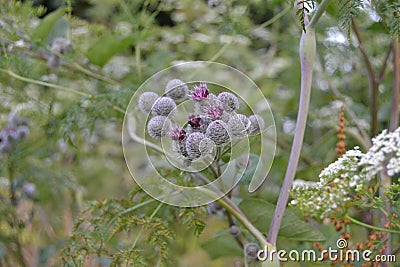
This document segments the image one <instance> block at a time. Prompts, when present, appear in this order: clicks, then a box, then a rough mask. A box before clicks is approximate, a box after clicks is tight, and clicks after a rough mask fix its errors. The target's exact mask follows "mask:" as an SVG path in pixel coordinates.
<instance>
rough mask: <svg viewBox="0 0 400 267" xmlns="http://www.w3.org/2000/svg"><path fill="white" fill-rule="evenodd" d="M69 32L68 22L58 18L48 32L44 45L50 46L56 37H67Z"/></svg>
mask: <svg viewBox="0 0 400 267" xmlns="http://www.w3.org/2000/svg"><path fill="white" fill-rule="evenodd" d="M68 30H69V22H68V20H66V19H65V18H63V17H59V18H58V19H57V21H56V23H55V24H54V26H53V28H52V29H51V30H50V32H49V34H48V35H47V38H46V43H47V44H49V45H50V44H51V43H52V42H53V40H54V39H56V38H57V37H64V36H66V35H67V32H68Z"/></svg>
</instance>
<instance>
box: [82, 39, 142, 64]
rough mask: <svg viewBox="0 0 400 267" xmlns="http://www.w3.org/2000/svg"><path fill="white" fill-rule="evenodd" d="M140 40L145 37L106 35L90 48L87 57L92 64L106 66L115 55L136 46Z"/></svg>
mask: <svg viewBox="0 0 400 267" xmlns="http://www.w3.org/2000/svg"><path fill="white" fill-rule="evenodd" d="M139 38H145V36H144V35H137V34H130V35H128V36H124V37H119V36H115V35H112V34H106V35H104V36H103V37H101V38H100V39H99V40H98V41H97V42H96V43H95V44H94V45H93V46H92V47H90V48H89V50H88V51H87V54H86V55H87V57H88V59H89V60H90V62H91V63H93V64H95V65H99V66H104V64H106V63H107V62H108V61H109V60H110V59H111V58H112V57H113V56H115V54H117V53H119V52H121V51H123V50H124V49H126V48H127V47H129V46H130V45H133V44H135V43H136V42H137V40H138V39H139Z"/></svg>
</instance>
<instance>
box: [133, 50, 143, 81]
mask: <svg viewBox="0 0 400 267" xmlns="http://www.w3.org/2000/svg"><path fill="white" fill-rule="evenodd" d="M135 58H136V68H137V75H138V79H139V80H142V59H141V55H140V44H137V45H136V46H135Z"/></svg>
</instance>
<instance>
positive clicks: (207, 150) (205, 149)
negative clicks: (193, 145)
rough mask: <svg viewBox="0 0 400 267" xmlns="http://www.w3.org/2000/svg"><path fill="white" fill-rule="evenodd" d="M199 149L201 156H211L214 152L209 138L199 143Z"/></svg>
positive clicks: (213, 146)
mask: <svg viewBox="0 0 400 267" xmlns="http://www.w3.org/2000/svg"><path fill="white" fill-rule="evenodd" d="M199 149H200V153H201V155H208V154H212V153H213V152H214V151H215V143H214V142H213V141H212V140H211V139H210V138H207V137H205V138H204V139H202V140H201V141H200V144H199Z"/></svg>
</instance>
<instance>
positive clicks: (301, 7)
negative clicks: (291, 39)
mask: <svg viewBox="0 0 400 267" xmlns="http://www.w3.org/2000/svg"><path fill="white" fill-rule="evenodd" d="M295 3H297V11H296V16H297V18H298V20H299V23H300V25H301V27H302V28H303V31H306V23H305V16H306V15H307V13H310V12H311V10H313V9H314V8H315V2H314V1H310V0H300V1H295Z"/></svg>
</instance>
